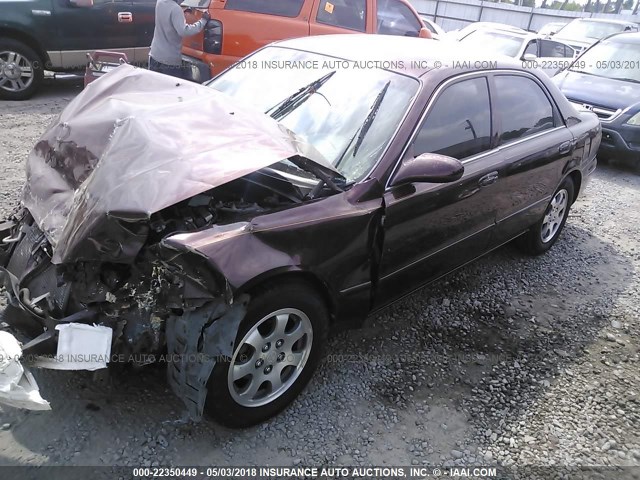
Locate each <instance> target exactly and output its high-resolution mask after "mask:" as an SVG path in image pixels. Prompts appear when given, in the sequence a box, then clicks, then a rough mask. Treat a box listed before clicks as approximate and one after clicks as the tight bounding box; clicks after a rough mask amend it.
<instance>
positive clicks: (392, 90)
mask: <svg viewBox="0 0 640 480" xmlns="http://www.w3.org/2000/svg"><path fill="white" fill-rule="evenodd" d="M361 63H364V62H361ZM365 66H366V65H360V64H355V63H353V62H348V61H343V60H339V59H335V58H332V57H326V56H323V55H318V54H314V53H309V52H302V51H298V50H291V49H287V48H282V47H269V48H266V49H263V50H260V51H258V52H256V53H255V54H254V55H252V56H250V57H247V58H246V59H245V60H244V61H243V62H241V63H239V64H238V65H236V66H235V67H234V68H232V69H230V70H228V71H227V72H225V73H224V74H222V75H221V76H220V77H218V78H216V79H214V80H212V81H211V82H209V83H208V84H207V85H208V86H210V87H212V88H215V89H216V90H219V91H221V92H224V93H226V94H227V95H230V96H231V97H233V98H234V100H236V101H237V102H239V103H243V104H245V105H248V106H250V107H251V108H253V109H255V110H256V112H260V113H261V114H264V113H265V112H267V111H269V110H270V109H272V108H273V107H274V105H280V104H282V102H283V101H285V100H287V99H289V97H291V96H292V95H294V94H296V93H297V92H298V91H300V90H301V89H305V87H308V86H309V85H311V84H314V82H316V81H318V80H319V79H324V81H323V82H321V86H320V87H319V88H317V89H313V91H312V93H311V94H310V95H307V96H306V98H305V100H304V101H302V102H297V104H296V105H295V106H294V108H293V109H291V108H289V109H288V112H287V114H286V115H284V116H279V115H278V116H277V117H276V118H278V121H279V122H280V123H281V124H282V125H284V126H285V127H286V128H288V129H289V130H291V131H293V132H294V133H295V134H296V135H298V136H299V137H301V138H302V139H303V140H304V141H306V142H307V143H309V144H310V145H312V146H313V147H314V148H315V150H317V151H318V152H319V153H320V154H321V155H322V156H323V157H324V159H325V160H326V161H328V162H329V163H330V164H331V165H333V166H334V167H336V168H337V170H338V171H339V172H340V173H341V174H342V175H343V176H344V177H345V178H346V179H347V181H356V180H359V179H361V178H362V177H364V175H366V174H367V173H368V172H369V171H370V170H371V169H372V168H373V166H374V165H375V164H376V163H377V161H378V160H379V159H380V156H381V155H382V153H383V151H384V150H385V148H386V147H387V145H388V144H389V142H390V141H391V139H392V136H393V134H394V133H395V131H396V129H397V127H398V125H399V124H400V122H401V121H402V119H403V117H404V115H405V113H406V111H407V110H408V108H409V106H410V105H411V102H412V99H413V97H414V96H415V95H416V93H417V91H418V86H419V83H418V81H417V80H416V79H414V78H410V77H406V76H404V75H401V74H398V73H393V72H389V71H387V70H381V69H376V68H365ZM331 72H335V73H334V74H332V75H328V74H331ZM387 84H388V87H386V86H387ZM385 87H386V90H385V94H384V96H383V97H379V96H380V93H381V92H382V91H383V89H385ZM294 98H295V97H294ZM377 98H381V101H380V102H379V106H378V110H377V112H376V114H375V116H374V117H373V119H371V116H370V113H371V112H372V108H373V107H374V106H375V104H376V99H377ZM289 105H290V103H289ZM269 113H270V114H271V113H273V110H272V111H270V112H269ZM365 121H370V124H369V125H368V126H367V131H366V135H364V136H363V137H362V139H361V141H360V142H357V141H356V140H354V138H355V139H357V138H358V136H359V135H360V134H361V133H362V127H363V124H365ZM356 146H357V148H356Z"/></svg>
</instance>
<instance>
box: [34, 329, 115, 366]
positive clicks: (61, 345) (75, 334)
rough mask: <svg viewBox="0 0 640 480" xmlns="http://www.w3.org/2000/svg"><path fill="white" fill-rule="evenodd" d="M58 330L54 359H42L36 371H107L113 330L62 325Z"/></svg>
mask: <svg viewBox="0 0 640 480" xmlns="http://www.w3.org/2000/svg"><path fill="white" fill-rule="evenodd" d="M56 330H58V332H59V334H58V351H57V353H56V356H55V357H54V358H46V357H45V358H42V359H40V360H39V361H38V362H37V366H38V367H42V368H50V369H52V370H99V369H101V368H107V363H108V362H109V358H110V356H111V337H112V335H113V330H112V329H111V328H109V327H103V326H100V325H86V324H84V323H63V324H60V325H56Z"/></svg>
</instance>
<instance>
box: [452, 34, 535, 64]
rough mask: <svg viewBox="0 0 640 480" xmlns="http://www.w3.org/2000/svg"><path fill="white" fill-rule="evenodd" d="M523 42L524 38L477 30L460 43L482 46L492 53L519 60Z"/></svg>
mask: <svg viewBox="0 0 640 480" xmlns="http://www.w3.org/2000/svg"><path fill="white" fill-rule="evenodd" d="M523 41H524V38H523V37H520V36H515V35H509V34H508V33H498V32H486V31H482V30H476V31H475V32H473V33H470V34H469V35H467V36H466V37H464V38H463V39H462V40H460V43H473V44H474V45H481V46H482V49H486V50H488V51H490V52H493V53H498V54H500V55H506V56H508V57H512V58H517V57H518V56H519V53H520V48H521V47H522V42H523Z"/></svg>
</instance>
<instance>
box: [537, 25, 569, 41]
mask: <svg viewBox="0 0 640 480" xmlns="http://www.w3.org/2000/svg"><path fill="white" fill-rule="evenodd" d="M566 24H567V23H566V22H551V23H546V24H545V25H544V26H543V27H542V28H541V29H540V30H538V35H540V36H541V37H544V38H549V37H550V36H552V35H555V34H556V33H557V32H558V30H560V29H561V28H562V27H564V26H565V25H566Z"/></svg>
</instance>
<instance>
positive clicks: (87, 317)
mask: <svg viewBox="0 0 640 480" xmlns="http://www.w3.org/2000/svg"><path fill="white" fill-rule="evenodd" d="M305 190H307V189H305V188H304V186H303V187H302V188H299V187H296V186H295V185H293V184H292V183H291V182H290V181H289V180H286V179H284V178H282V177H280V175H279V174H278V173H277V170H273V169H268V170H265V171H259V172H254V173H253V174H250V175H247V176H246V177H242V178H240V179H237V180H234V181H232V182H229V183H228V184H225V185H222V186H219V187H216V188H214V189H212V190H209V191H206V192H203V193H200V194H198V195H195V196H193V197H191V198H189V199H186V200H184V201H182V202H179V203H177V204H176V205H172V206H170V207H167V208H165V209H163V210H161V211H159V212H157V213H154V214H153V215H151V216H150V218H149V219H148V221H146V222H138V224H136V225H135V230H134V231H135V234H136V236H137V237H138V238H139V239H140V241H142V247H141V248H140V251H139V253H138V254H137V256H136V257H135V259H134V261H133V262H131V263H116V262H100V261H79V262H73V263H64V264H58V265H55V264H53V263H52V262H51V252H52V246H51V244H50V243H49V241H48V240H47V238H46V236H45V235H44V234H43V233H42V232H41V231H40V230H39V228H38V227H37V225H36V224H35V222H34V219H33V217H32V216H31V214H30V213H29V211H28V210H26V209H23V210H22V211H21V212H20V213H19V214H17V215H16V216H15V217H14V218H13V219H12V220H11V222H6V223H4V224H2V225H1V226H0V228H1V229H2V231H0V266H2V267H4V268H2V270H0V272H3V273H4V275H2V274H0V277H4V284H5V287H6V289H7V292H8V295H9V300H10V303H9V307H8V309H7V312H6V314H5V316H6V317H8V316H11V317H12V325H13V326H14V327H15V328H17V329H18V330H19V331H21V332H23V333H24V334H25V335H27V336H29V337H31V338H33V337H35V339H34V340H32V341H31V342H29V343H28V344H27V345H25V347H24V350H23V351H24V352H26V353H29V354H31V355H41V356H42V355H44V356H47V355H49V356H54V355H55V354H56V341H57V338H56V325H60V324H64V323H70V322H82V323H87V324H95V325H102V326H108V327H110V328H111V329H113V335H112V345H111V360H113V359H115V358H117V359H118V360H119V361H126V362H130V363H134V364H137V365H140V366H141V365H145V364H146V363H149V362H151V361H152V360H153V359H156V358H158V355H157V354H163V353H165V352H166V351H167V346H169V348H170V349H171V348H172V347H173V349H174V350H175V348H176V343H175V342H174V341H172V340H175V337H176V335H178V336H179V331H180V328H182V333H183V336H186V335H187V333H188V331H189V330H190V329H192V328H193V326H194V320H193V318H194V317H195V318H200V320H201V321H200V323H199V324H198V325H199V330H198V329H196V330H194V331H196V332H198V333H199V335H196V336H195V338H194V339H193V342H195V345H197V344H198V342H201V339H200V336H201V335H200V334H201V332H202V329H203V328H204V327H205V326H210V325H211V324H212V321H213V320H214V319H217V318H219V317H223V316H224V314H228V313H229V312H233V315H232V316H231V317H232V319H235V323H236V325H235V328H231V329H229V331H231V332H232V335H231V336H230V337H229V338H228V339H226V342H225V345H226V344H227V343H230V344H231V345H232V344H233V341H234V340H235V332H236V331H237V323H238V322H239V321H240V320H241V319H242V317H243V312H244V309H245V307H246V303H247V301H248V298H242V299H238V300H237V303H236V307H233V306H231V304H232V303H233V299H232V298H231V294H230V292H228V289H227V286H226V285H225V284H224V282H225V280H224V279H223V278H221V277H220V276H217V275H216V274H215V273H214V272H212V271H210V270H208V269H207V268H206V266H205V265H204V262H206V260H204V259H203V258H201V257H200V256H198V254H197V253H194V252H174V251H171V250H170V249H168V248H167V247H166V246H164V245H163V243H162V242H163V240H164V239H166V238H167V237H169V236H171V235H174V234H177V233H184V232H194V231H200V230H204V229H207V228H209V227H211V226H212V225H214V224H215V225H225V224H230V223H234V222H238V221H250V220H251V218H253V217H255V216H256V215H260V214H263V213H265V212H269V211H276V210H278V209H282V208H287V207H288V206H291V205H295V204H296V203H299V202H301V201H303V199H304V197H305V195H306V194H308V191H307V192H306V193H305ZM132 231H133V229H132ZM186 317H188V318H189V323H188V324H187V323H184V322H181V319H182V318H186ZM220 324H222V322H220ZM168 325H171V326H168ZM167 329H169V330H170V332H171V333H170V336H172V337H173V338H170V339H169V341H167V340H168V339H167ZM43 330H44V331H43ZM183 340H184V339H183ZM187 344H188V342H186V341H185V342H184V344H183V345H182V346H183V347H185V346H187ZM169 353H171V354H172V355H176V354H178V355H180V354H181V352H179V351H173V352H169ZM183 353H185V354H186V352H183ZM192 353H194V352H192ZM195 353H197V352H195ZM208 353H210V354H211V352H208ZM219 353H226V354H227V355H230V353H231V352H222V351H221V352H219ZM174 358H179V357H174ZM54 368H55V367H54ZM204 382H205V383H206V377H205V378H204ZM203 401H204V397H203V398H202V399H200V402H199V403H202V402H203ZM201 407H202V405H199V406H198V407H197V408H195V409H193V412H192V417H195V418H197V417H199V413H198V411H200V412H201Z"/></svg>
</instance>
